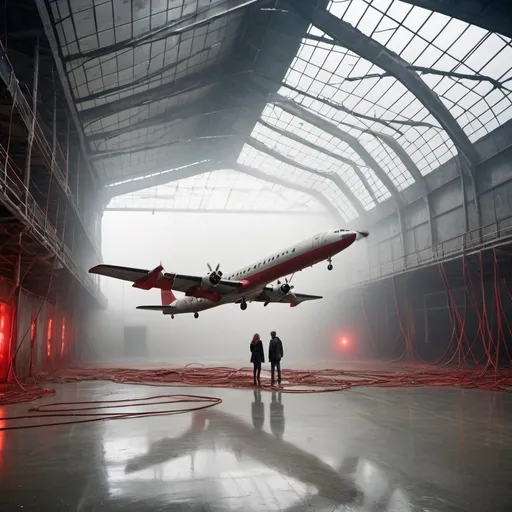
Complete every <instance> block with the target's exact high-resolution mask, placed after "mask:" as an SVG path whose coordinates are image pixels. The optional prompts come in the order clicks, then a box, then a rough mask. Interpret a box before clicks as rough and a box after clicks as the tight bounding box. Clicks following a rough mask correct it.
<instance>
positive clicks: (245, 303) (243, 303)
mask: <svg viewBox="0 0 512 512" xmlns="http://www.w3.org/2000/svg"><path fill="white" fill-rule="evenodd" d="M240 309H241V310H242V311H245V310H246V309H247V302H245V301H244V302H242V304H240Z"/></svg>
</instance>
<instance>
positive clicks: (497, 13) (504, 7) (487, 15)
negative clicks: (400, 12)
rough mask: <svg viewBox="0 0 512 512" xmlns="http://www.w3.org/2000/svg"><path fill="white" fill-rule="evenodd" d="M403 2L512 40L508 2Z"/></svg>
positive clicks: (417, 0)
mask: <svg viewBox="0 0 512 512" xmlns="http://www.w3.org/2000/svg"><path fill="white" fill-rule="evenodd" d="M402 1H404V2H406V3H408V4H411V5H417V6H418V7H423V8H424V9H428V10H430V11H435V12H439V13H441V14H446V16H451V17H452V18H457V19H459V20H462V21H465V22H466V23H469V24H471V25H476V26H477V27H481V28H484V29H486V30H490V31H491V32H498V33H499V34H503V35H504V36H507V37H510V38H512V10H511V8H510V2H509V1H508V0H493V1H492V2H482V1H475V0H450V1H448V2H447V1H446V0H402Z"/></svg>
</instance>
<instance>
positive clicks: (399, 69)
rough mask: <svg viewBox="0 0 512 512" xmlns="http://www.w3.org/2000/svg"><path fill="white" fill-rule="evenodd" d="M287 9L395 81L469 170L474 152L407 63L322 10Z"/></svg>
mask: <svg viewBox="0 0 512 512" xmlns="http://www.w3.org/2000/svg"><path fill="white" fill-rule="evenodd" d="M287 5H290V7H291V8H292V9H293V10H295V11H296V12H297V13H298V14H300V15H301V16H302V17H305V18H306V19H308V20H309V21H310V22H311V23H312V24H313V25H314V26H315V27H316V28H318V29H319V30H321V31H322V32H324V33H325V34H327V35H328V36H330V37H332V38H333V39H335V40H336V41H337V42H338V43H339V44H340V45H341V46H343V47H344V48H346V49H347V50H350V51H352V52H354V53H355V54H357V55H359V56H361V57H362V58H363V59H366V60H367V61H369V62H371V63H372V64H375V65H376V66H378V67H379V68H381V69H383V70H384V71H386V72H388V73H390V74H391V75H392V76H393V77H395V78H396V79H397V80H398V81H399V82H401V83H402V84H403V85H404V86H405V87H407V89H409V91H411V92H412V94H414V95H415V96H416V98H418V100H419V101H420V102H421V103H422V104H423V105H424V106H425V108H426V109H427V110H428V111H429V112H430V113H431V114H432V115H433V116H434V117H435V118H436V119H437V121H438V122H439V124H440V125H441V126H442V127H443V128H444V130H445V131H446V133H447V134H448V136H449V137H450V138H451V139H452V141H453V143H454V144H455V146H456V147H457V150H458V151H459V154H460V155H462V156H463V157H464V159H465V160H466V161H467V162H468V164H469V165H471V166H473V165H475V164H476V163H477V162H478V157H477V154H476V151H475V148H474V147H473V144H471V141H470V140H469V138H468V137H467V135H466V134H465V133H464V130H463V129H462V128H461V127H460V125H459V124H458V123H457V121H456V120H455V118H454V117H453V116H452V115H451V113H450V111H449V110H448V109H447V108H446V107H445V106H444V104H443V103H442V101H441V100H440V99H439V97H438V96H437V95H436V94H435V93H434V92H433V91H432V90H431V89H430V88H429V87H428V85H427V84H426V83H425V82H424V81H423V80H422V79H421V77H420V76H419V75H418V74H417V73H415V72H414V71H412V70H410V69H409V68H408V66H409V63H408V62H406V61H405V60H404V59H402V58H401V57H400V56H399V55H397V54H396V53H394V52H392V51H391V50H389V49H388V48H386V47H385V46H383V45H381V44H380V43H379V42H377V41H375V40H374V39H372V38H371V37H368V36H367V35H365V34H363V33H362V32H361V31H360V30H358V29H356V28H354V27H353V26H352V25H350V24H349V23H347V22H345V21H343V20H340V19H339V18H337V17H336V16H335V15H334V14H331V13H330V12H329V11H327V10H326V9H315V10H314V11H313V14H312V15H308V14H307V13H305V12H304V11H303V10H302V6H301V5H300V4H298V3H296V2H287Z"/></svg>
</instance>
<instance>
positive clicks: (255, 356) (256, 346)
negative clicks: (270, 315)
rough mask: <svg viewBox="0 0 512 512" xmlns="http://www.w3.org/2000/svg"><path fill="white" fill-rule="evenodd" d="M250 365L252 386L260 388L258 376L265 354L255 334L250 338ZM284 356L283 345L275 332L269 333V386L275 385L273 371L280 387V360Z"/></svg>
mask: <svg viewBox="0 0 512 512" xmlns="http://www.w3.org/2000/svg"><path fill="white" fill-rule="evenodd" d="M250 349H251V363H252V364H253V375H254V385H255V386H261V381H260V374H261V364H262V363H264V362H265V353H264V352H263V343H262V341H261V338H260V335H259V334H255V335H254V336H253V337H252V341H251V345H250ZM283 356H284V352H283V343H282V341H281V340H280V339H279V338H278V337H277V334H276V331H272V332H271V333H270V343H269V345H268V360H269V361H270V368H271V380H270V385H271V386H273V385H274V384H275V371H276V370H277V383H278V384H279V385H281V359H282V358H283Z"/></svg>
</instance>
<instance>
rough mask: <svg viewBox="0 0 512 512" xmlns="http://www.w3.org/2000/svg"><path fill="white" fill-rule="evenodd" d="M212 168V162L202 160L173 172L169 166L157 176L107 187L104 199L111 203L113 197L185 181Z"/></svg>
mask: <svg viewBox="0 0 512 512" xmlns="http://www.w3.org/2000/svg"><path fill="white" fill-rule="evenodd" d="M211 167H212V163H211V162H210V160H202V161H200V162H195V163H193V164H190V165H187V166H183V167H178V168H175V169H171V170H169V165H167V167H166V168H164V170H162V172H158V171H155V174H152V175H151V176H148V177H146V178H139V179H137V178H135V179H133V180H131V181H126V182H124V183H120V184H119V185H112V186H110V187H105V189H104V199H105V200H106V201H109V200H110V199H112V198H113V197H116V196H122V195H124V194H129V193H130V192H137V191H138V190H143V189H146V188H150V187H156V186H157V185H163V184H165V183H171V182H173V181H178V180H183V179H186V178H190V177H192V176H198V175H199V174H204V173H206V172H210V171H211Z"/></svg>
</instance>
